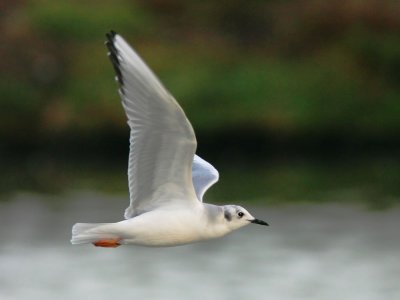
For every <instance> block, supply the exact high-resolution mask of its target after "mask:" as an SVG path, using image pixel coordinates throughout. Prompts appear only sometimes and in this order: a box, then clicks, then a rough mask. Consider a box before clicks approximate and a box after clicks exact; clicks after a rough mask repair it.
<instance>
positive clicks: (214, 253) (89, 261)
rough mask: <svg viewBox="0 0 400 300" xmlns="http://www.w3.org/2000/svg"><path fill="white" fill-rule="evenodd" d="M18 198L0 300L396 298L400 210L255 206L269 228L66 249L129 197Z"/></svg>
mask: <svg viewBox="0 0 400 300" xmlns="http://www.w3.org/2000/svg"><path fill="white" fill-rule="evenodd" d="M54 198H62V199H52V197H49V196H47V197H43V196H38V195H30V194H19V195H18V196H15V197H14V198H13V199H10V200H9V201H6V202H1V203H0V237H1V244H0V270H1V272H0V299H13V300H14V299H115V298H117V297H127V298H128V297H129V298H131V299H138V298H142V297H143V298H144V299H191V300H195V299H230V300H232V299H256V298H258V299H283V300H285V299H308V300H310V299H335V300H336V299H341V300H343V299H352V300H354V299H364V300H365V299H400V284H399V283H400V281H399V279H400V239H399V237H400V236H399V232H398V231H399V228H400V210H399V208H394V209H391V210H388V211H375V212H370V211H366V210H364V209H363V208H360V207H356V206H339V205H323V206H319V205H312V206H288V207H281V208H273V209H260V208H253V209H250V210H251V211H252V212H253V213H254V215H256V216H257V217H260V218H261V219H265V220H266V221H268V222H269V223H270V224H271V226H270V227H269V228H267V227H264V226H256V225H250V226H247V227H246V228H244V229H242V230H239V231H238V232H236V233H233V234H232V235H230V236H227V237H225V238H223V239H219V240H214V241H210V242H204V243H198V244H193V245H188V246H181V247H175V248H142V247H135V246H131V247H129V246H128V247H120V248H116V249H103V248H95V247H93V246H91V245H84V246H72V245H70V244H69V239H70V229H71V225H72V224H73V223H75V222H77V221H88V222H89V221H93V222H107V221H117V220H119V219H120V218H121V216H122V211H123V209H124V208H125V206H126V204H127V200H126V199H125V198H123V197H112V198H111V197H110V196H105V195H101V194H95V193H92V192H80V193H72V194H69V195H68V196H64V197H59V196H58V197H56V196H54Z"/></svg>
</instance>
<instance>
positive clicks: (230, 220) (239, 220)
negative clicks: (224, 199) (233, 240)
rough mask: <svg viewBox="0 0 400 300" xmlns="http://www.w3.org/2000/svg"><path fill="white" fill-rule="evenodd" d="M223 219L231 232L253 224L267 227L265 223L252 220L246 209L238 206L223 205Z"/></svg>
mask: <svg viewBox="0 0 400 300" xmlns="http://www.w3.org/2000/svg"><path fill="white" fill-rule="evenodd" d="M223 209H224V219H225V222H226V223H227V225H228V227H229V228H230V229H231V230H235V229H239V228H240V227H243V226H246V225H249V224H251V223H253V224H259V225H265V226H268V223H267V222H264V221H262V220H259V219H256V218H254V217H253V216H252V215H251V214H250V213H249V212H248V211H247V210H246V209H244V208H243V207H241V206H238V205H224V206H223Z"/></svg>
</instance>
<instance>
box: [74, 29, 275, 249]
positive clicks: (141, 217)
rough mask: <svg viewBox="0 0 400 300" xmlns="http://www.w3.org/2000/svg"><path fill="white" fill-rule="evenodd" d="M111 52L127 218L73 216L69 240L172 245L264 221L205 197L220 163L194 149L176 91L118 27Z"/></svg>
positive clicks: (111, 38) (97, 243) (110, 42)
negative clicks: (123, 136)
mask: <svg viewBox="0 0 400 300" xmlns="http://www.w3.org/2000/svg"><path fill="white" fill-rule="evenodd" d="M106 37H107V40H106V42H105V44H106V46H107V48H108V56H109V58H110V60H111V62H112V65H113V66H114V69H115V73H116V80H117V81H118V83H119V95H120V97H121V101H122V106H123V108H124V110H125V113H126V116H127V119H128V125H129V127H130V130H131V132H130V152H129V164H128V182H129V194H130V205H129V207H128V208H127V209H126V210H125V220H123V221H120V222H116V223H77V224H75V225H74V226H73V227H72V239H71V243H72V244H87V243H92V244H94V245H95V246H99V247H113V248H115V247H118V246H120V245H129V244H132V245H142V246H154V247H163V246H177V245H183V244H188V243H192V242H197V241H201V240H207V239H212V238H218V237H222V236H224V235H226V234H228V233H230V232H232V231H234V230H236V229H239V228H241V227H243V226H246V225H248V224H251V223H253V224H260V225H268V224H267V223H266V222H264V221H262V220H259V219H256V218H254V217H253V216H252V215H251V214H250V213H249V212H248V211H247V210H246V209H244V208H243V207H241V206H238V205H223V206H218V205H213V204H208V203H204V202H203V196H204V193H205V192H206V191H207V190H208V189H209V188H210V187H211V186H212V185H213V184H214V183H215V182H217V181H218V178H219V174H218V171H217V170H216V169H215V168H214V167H213V166H212V165H211V164H210V163H208V162H206V161H205V160H203V159H202V158H200V157H199V156H197V155H196V154H195V152H196V146H197V141H196V137H195V133H194V131H193V128H192V125H191V124H190V122H189V120H188V119H187V117H186V115H185V113H184V111H183V110H182V108H181V107H180V106H179V104H178V102H177V101H176V100H175V99H174V97H173V96H172V95H171V94H170V93H169V92H168V91H167V90H166V89H165V88H164V86H163V85H162V84H161V82H160V81H159V80H158V78H157V77H156V76H155V75H154V74H153V72H152V71H151V70H150V68H149V67H148V66H147V65H146V64H145V63H144V61H143V60H142V59H141V58H140V57H139V55H138V54H137V53H136V52H135V51H134V50H133V49H132V48H131V47H130V46H129V44H128V43H127V42H126V41H125V40H124V39H123V38H122V37H121V36H120V35H119V34H117V33H116V32H114V31H111V32H110V33H107V34H106Z"/></svg>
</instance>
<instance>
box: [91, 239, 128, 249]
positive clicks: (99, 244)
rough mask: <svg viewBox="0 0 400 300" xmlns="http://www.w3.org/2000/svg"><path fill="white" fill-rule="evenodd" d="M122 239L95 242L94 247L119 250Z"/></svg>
mask: <svg viewBox="0 0 400 300" xmlns="http://www.w3.org/2000/svg"><path fill="white" fill-rule="evenodd" d="M120 241H121V239H106V240H99V241H97V242H94V243H93V245H95V246H96V247H106V248H117V247H119V246H121V244H120V243H119V242H120Z"/></svg>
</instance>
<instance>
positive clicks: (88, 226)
mask: <svg viewBox="0 0 400 300" xmlns="http://www.w3.org/2000/svg"><path fill="white" fill-rule="evenodd" d="M107 225H109V223H76V224H75V225H74V226H73V227H72V238H71V244H88V243H94V242H96V241H98V240H101V239H112V238H115V237H116V236H115V234H112V233H108V232H107V228H108V226H107Z"/></svg>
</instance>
